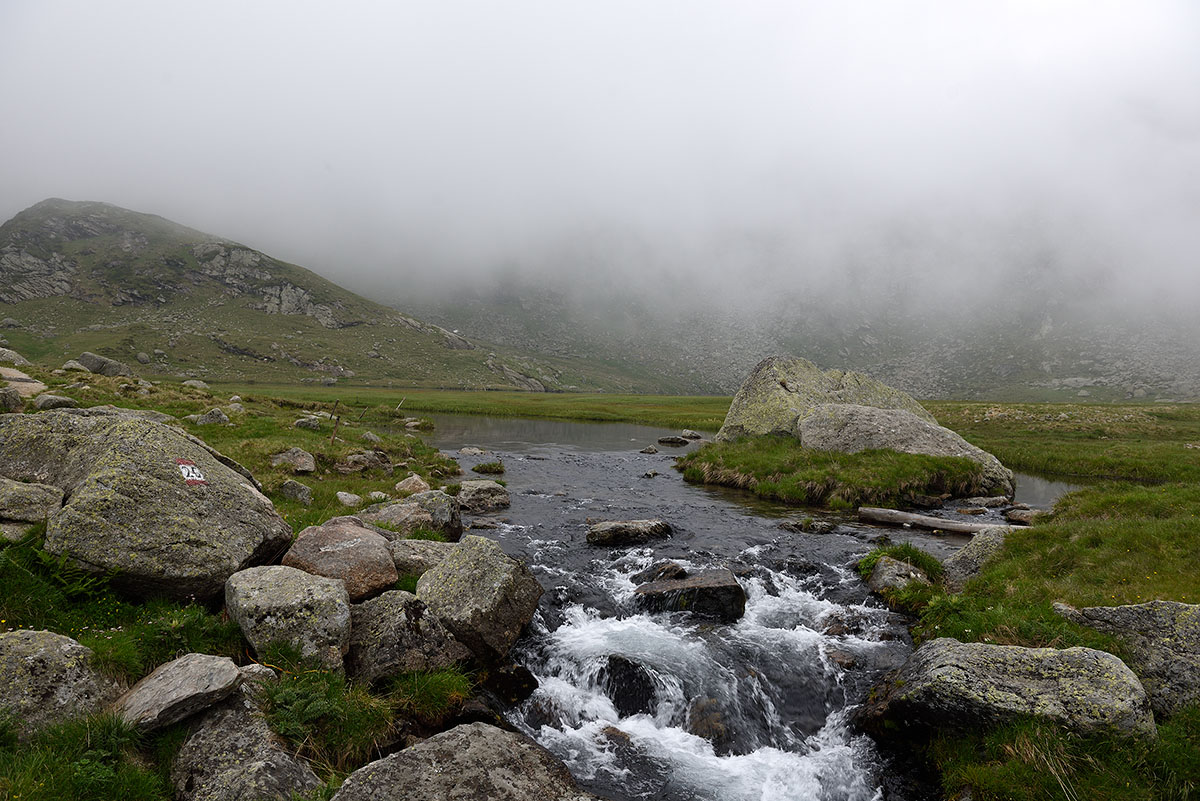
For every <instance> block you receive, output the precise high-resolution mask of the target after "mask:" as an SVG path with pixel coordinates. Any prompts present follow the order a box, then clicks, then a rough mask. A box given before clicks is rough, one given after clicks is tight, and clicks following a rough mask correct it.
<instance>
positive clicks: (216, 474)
mask: <svg viewBox="0 0 1200 801" xmlns="http://www.w3.org/2000/svg"><path fill="white" fill-rule="evenodd" d="M230 465H234V466H233V467H231V466H230ZM235 468H236V469H235ZM239 469H240V467H239V466H237V465H236V463H234V462H232V461H231V460H227V459H225V457H222V456H221V455H220V454H217V453H216V452H215V451H213V450H212V449H211V448H209V447H208V446H207V445H205V444H204V443H203V442H201V441H200V440H198V439H196V438H194V437H190V436H188V435H187V434H185V433H184V432H182V431H179V430H178V429H175V428H173V427H170V426H166V425H162V424H160V423H155V422H152V421H150V420H142V419H136V418H131V417H128V416H125V415H120V414H101V415H96V416H87V415H79V414H72V413H71V412H69V411H63V412H51V413H47V414H38V415H5V416H0V474H3V475H6V476H8V477H10V478H13V479H17V480H20V481H36V482H39V483H43V484H51V485H54V486H56V487H58V488H60V489H62V490H63V491H64V493H65V494H66V498H67V500H66V502H65V503H64V504H63V506H62V507H61V508H60V509H59V510H57V511H56V512H54V513H53V514H51V515H50V518H49V520H48V522H47V526H46V540H45V545H44V547H45V549H46V551H47V552H49V553H51V554H55V555H59V554H65V555H66V556H68V557H70V558H71V559H72V560H74V562H75V563H77V564H78V565H79V566H81V567H82V568H84V569H85V570H89V571H94V572H97V573H109V572H114V571H115V576H114V578H113V583H114V584H116V585H117V586H118V587H120V588H121V589H123V590H125V591H127V592H130V593H133V594H136V595H142V596H146V595H166V596H169V597H172V598H188V597H191V596H195V597H198V598H211V597H213V596H215V595H218V594H219V593H220V592H221V589H222V587H223V586H224V584H225V579H226V578H228V577H229V576H230V575H232V574H233V573H235V572H237V571H238V570H241V569H242V568H244V567H247V566H249V565H252V564H256V563H261V562H265V561H267V560H268V559H270V558H271V557H274V556H275V555H276V554H278V553H280V552H281V551H282V550H283V549H284V548H285V547H287V543H288V542H290V541H291V527H290V526H288V524H287V523H286V522H285V521H284V520H283V519H282V518H281V517H280V516H279V515H278V514H277V513H276V512H275V507H274V506H272V504H271V502H270V500H268V499H267V498H266V496H264V495H263V494H262V493H261V492H259V490H258V489H257V487H256V486H255V484H254V481H253V479H252V478H249V474H248V473H245V472H244V470H243V471H242V472H239Z"/></svg>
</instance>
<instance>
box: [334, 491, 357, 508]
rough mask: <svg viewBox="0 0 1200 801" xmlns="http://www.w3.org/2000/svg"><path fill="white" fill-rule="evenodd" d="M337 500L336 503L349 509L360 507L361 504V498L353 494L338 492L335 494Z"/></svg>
mask: <svg viewBox="0 0 1200 801" xmlns="http://www.w3.org/2000/svg"><path fill="white" fill-rule="evenodd" d="M337 499H338V503H340V504H341V505H342V506H350V507H355V506H362V502H363V499H362V496H361V495H355V494H354V493H353V492H339V493H338V494H337Z"/></svg>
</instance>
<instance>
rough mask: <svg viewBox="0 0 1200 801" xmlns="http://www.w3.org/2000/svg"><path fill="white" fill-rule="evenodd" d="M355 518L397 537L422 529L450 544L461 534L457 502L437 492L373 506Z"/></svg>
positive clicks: (455, 499) (418, 494)
mask: <svg viewBox="0 0 1200 801" xmlns="http://www.w3.org/2000/svg"><path fill="white" fill-rule="evenodd" d="M357 516H358V517H359V518H360V519H362V520H364V521H367V522H370V523H379V524H381V525H386V526H387V527H388V528H389V529H393V530H394V532H393V533H394V534H395V536H397V537H406V536H408V535H409V534H411V533H412V532H414V531H416V530H417V529H425V530H427V531H436V532H438V533H439V534H441V535H442V536H443V537H445V538H446V539H447V540H449V541H450V542H458V538H459V537H461V536H462V532H463V525H462V512H461V510H460V507H459V504H458V499H457V498H455V497H453V496H450V495H447V494H446V493H444V492H442V491H441V490H430V491H428V492H418V493H417V494H416V495H410V496H408V497H407V498H405V499H404V500H402V501H393V502H389V503H380V504H375V505H374V506H369V507H367V508H366V509H364V510H363V511H362V512H361V513H359V514H358V515H357ZM384 536H387V535H386V534H385V535H384ZM389 539H390V538H389Z"/></svg>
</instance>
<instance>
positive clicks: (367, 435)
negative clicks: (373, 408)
mask: <svg viewBox="0 0 1200 801" xmlns="http://www.w3.org/2000/svg"><path fill="white" fill-rule="evenodd" d="M362 438H363V440H365V441H366V442H369V443H371V444H372V445H378V444H380V443H381V442H383V437H381V436H379V435H378V434H376V433H375V432H373V431H364V432H363V435H362Z"/></svg>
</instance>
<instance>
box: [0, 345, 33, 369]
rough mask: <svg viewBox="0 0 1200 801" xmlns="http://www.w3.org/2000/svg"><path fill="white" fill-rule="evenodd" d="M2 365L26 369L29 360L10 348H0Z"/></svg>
mask: <svg viewBox="0 0 1200 801" xmlns="http://www.w3.org/2000/svg"><path fill="white" fill-rule="evenodd" d="M0 363H2V364H11V365H13V366H14V367H25V366H26V365H28V364H29V359H26V358H25V357H24V356H22V355H21V354H19V353H17V352H16V351H15V350H11V349H10V348H0Z"/></svg>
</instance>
